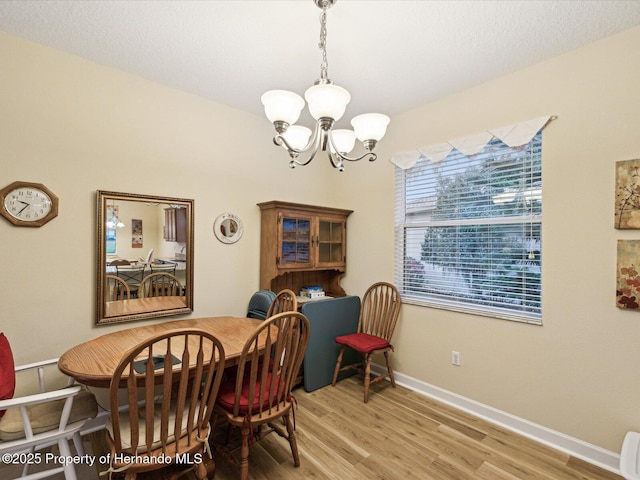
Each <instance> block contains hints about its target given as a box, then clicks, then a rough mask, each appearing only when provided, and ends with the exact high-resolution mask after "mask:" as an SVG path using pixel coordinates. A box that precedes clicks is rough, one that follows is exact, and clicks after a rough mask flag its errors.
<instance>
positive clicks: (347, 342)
mask: <svg viewBox="0 0 640 480" xmlns="http://www.w3.org/2000/svg"><path fill="white" fill-rule="evenodd" d="M401 304H402V300H401V298H400V293H399V292H398V289H397V288H396V287H395V286H394V285H392V284H390V283H386V282H379V283H374V284H373V285H371V286H370V287H369V289H368V290H367V291H366V292H365V294H364V296H363V297H362V306H361V308H360V317H359V319H358V328H357V330H356V333H352V334H349V335H341V336H339V337H336V343H337V344H339V345H341V348H340V353H339V354H338V360H337V362H336V367H335V370H334V371H333V381H332V382H331V385H333V386H335V384H336V380H337V379H338V374H339V373H340V372H341V371H343V370H348V369H356V370H359V371H360V370H364V371H363V373H364V402H365V403H367V401H368V400H369V386H370V385H371V384H372V383H376V382H379V381H381V380H384V379H385V378H386V377H385V376H384V375H380V376H378V377H375V378H373V379H372V378H371V356H372V355H375V354H377V353H383V354H384V357H385V360H386V363H387V372H388V374H389V380H391V385H392V386H393V387H394V388H395V386H396V381H395V378H394V377H393V369H392V368H391V362H390V360H389V352H390V351H393V345H391V343H390V342H391V337H392V336H393V331H394V329H395V328H396V323H397V321H398V315H399V314H400V306H401ZM346 347H349V348H351V349H353V350H355V351H356V352H358V353H360V354H361V355H362V364H360V363H354V364H351V365H346V366H344V367H341V364H342V356H343V355H344V351H345V348H346Z"/></svg>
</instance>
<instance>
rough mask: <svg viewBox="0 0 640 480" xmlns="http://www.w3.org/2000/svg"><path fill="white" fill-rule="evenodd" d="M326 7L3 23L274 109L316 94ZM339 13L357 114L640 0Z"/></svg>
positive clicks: (101, 12)
mask: <svg viewBox="0 0 640 480" xmlns="http://www.w3.org/2000/svg"><path fill="white" fill-rule="evenodd" d="M319 15H320V10H319V9H318V8H317V7H316V6H315V5H314V3H313V1H312V0H289V1H274V0H268V1H266V0H261V1H242V0H236V1H222V0H217V1H160V0H154V1H143V0H136V1H126V0H119V1H99V0H92V1H54V0H49V1H41V0H37V1H30V0H19V1H12V0H2V1H0V30H1V31H4V32H7V33H10V34H14V35H18V36H21V37H24V38H27V39H30V40H33V41H35V42H38V43H41V44H45V45H48V46H51V47H53V48H56V49H59V50H63V51H67V52H70V53H72V54H75V55H78V56H81V57H84V58H87V59H90V60H93V61H95V62H97V63H100V64H103V65H107V66H110V67H114V68H118V69H121V70H124V71H127V72H130V73H133V74H135V75H139V76H141V77H144V78H147V79H150V80H153V81H155V82H159V83H162V84H165V85H169V86H171V87H175V88H178V89H181V90H184V91H187V92H191V93H194V94H197V95H200V96H202V97H205V98H208V99H211V100H214V101H216V102H219V103H224V104H227V105H230V106H233V107H236V108H239V109H242V110H246V111H249V112H253V113H256V114H260V115H262V105H261V103H260V96H261V94H262V93H263V92H264V91H266V90H270V89H274V88H283V89H288V90H293V91H296V92H297V93H299V94H303V93H304V91H305V90H306V88H308V87H309V86H311V85H312V84H313V82H314V81H315V80H316V79H317V78H318V77H319V76H320V60H321V56H320V51H319V49H318V38H319V30H320V27H319ZM327 17H328V19H327V30H328V40H327V50H328V60H329V77H330V78H331V79H332V80H333V81H334V83H335V84H337V85H340V86H343V87H345V88H347V89H348V90H349V91H350V92H351V95H352V101H351V104H350V105H349V107H348V109H347V112H346V114H345V118H351V117H352V116H354V115H357V114H359V113H365V112H368V111H378V112H381V113H387V114H390V115H393V114H397V113H400V112H403V111H406V110H409V109H412V108H414V107H416V106H419V105H422V104H424V103H427V102H430V101H433V100H435V99H438V98H441V97H443V96H446V95H449V94H451V93H454V92H457V91H461V90H464V89H467V88H470V87H473V86H475V85H478V84H481V83H483V82H486V81H488V80H490V79H492V78H495V77H498V76H501V75H504V74H506V73H509V72H513V71H516V70H519V69H522V68H524V67H527V66H529V65H532V64H535V63H537V62H540V61H543V60H545V59H547V58H550V57H553V56H556V55H559V54H561V53H563V52H566V51H569V50H572V49H575V48H577V47H580V46H582V45H585V44H587V43H590V42H593V41H596V40H598V39H600V38H604V37H607V36H609V35H612V34H615V33H617V32H620V31H622V30H625V29H627V28H631V27H633V26H635V25H639V24H640V1H638V0H634V1H615V0H606V1H598V0H590V1H572V0H564V1H552V0H542V1H529V0H520V1H507V0H502V1H435V0H434V1H426V0H423V1H403V0H392V1H383V0H371V1H358V0H339V1H338V2H337V3H336V5H335V6H334V7H333V8H331V9H330V10H329V11H328V14H327ZM636 47H637V48H640V46H636ZM341 123H343V122H341ZM345 124H346V123H345Z"/></svg>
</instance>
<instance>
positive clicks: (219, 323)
mask: <svg viewBox="0 0 640 480" xmlns="http://www.w3.org/2000/svg"><path fill="white" fill-rule="evenodd" d="M261 323H262V320H259V319H255V318H242V317H208V318H190V319H184V320H176V321H172V322H161V323H156V324H153V325H145V326H142V327H134V328H128V329H125V330H119V331H117V332H113V333H108V334H106V335H101V336H99V337H96V338H94V339H92V340H89V341H87V342H84V343H81V344H79V345H76V346H75V347H73V348H71V349H69V350H67V351H66V352H65V353H64V354H63V355H62V356H61V357H60V359H59V360H58V368H59V369H60V371H61V372H62V373H64V374H66V375H69V376H70V377H72V378H74V379H75V380H76V381H77V382H78V383H82V384H84V385H88V386H92V387H106V388H108V387H109V384H110V382H111V377H112V376H113V372H114V371H115V369H116V367H117V365H118V363H119V362H120V360H121V359H122V357H123V356H124V354H125V352H127V351H128V350H129V349H131V348H133V347H134V346H136V345H137V344H139V343H140V342H142V341H144V340H147V339H148V338H150V337H151V336H153V335H156V334H159V333H164V332H167V331H169V330H174V329H183V328H196V329H201V330H204V331H206V332H208V333H211V334H212V335H214V336H215V337H217V338H218V339H219V340H220V342H221V343H222V346H223V348H224V352H225V366H226V367H230V366H233V365H236V364H237V363H238V360H239V358H240V354H241V353H242V349H243V347H244V344H245V342H246V340H247V339H248V338H249V336H250V335H251V334H252V333H253V331H254V330H255V329H256V328H257V327H258V325H260V324H261ZM263 344H264V343H263Z"/></svg>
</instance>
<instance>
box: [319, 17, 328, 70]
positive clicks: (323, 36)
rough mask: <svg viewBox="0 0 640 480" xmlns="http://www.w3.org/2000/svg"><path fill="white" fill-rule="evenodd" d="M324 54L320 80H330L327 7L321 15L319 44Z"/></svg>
mask: <svg viewBox="0 0 640 480" xmlns="http://www.w3.org/2000/svg"><path fill="white" fill-rule="evenodd" d="M318 47H320V51H321V52H322V63H321V64H320V78H321V79H322V80H328V73H327V71H328V69H329V62H328V61H327V7H326V6H324V7H322V13H321V14H320V43H318Z"/></svg>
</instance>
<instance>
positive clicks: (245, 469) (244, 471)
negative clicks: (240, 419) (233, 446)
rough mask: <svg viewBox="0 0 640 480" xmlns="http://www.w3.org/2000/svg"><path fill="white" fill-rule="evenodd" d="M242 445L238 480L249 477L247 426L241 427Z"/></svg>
mask: <svg viewBox="0 0 640 480" xmlns="http://www.w3.org/2000/svg"><path fill="white" fill-rule="evenodd" d="M241 430H242V446H241V447H240V480H247V478H249V426H243V427H241Z"/></svg>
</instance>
